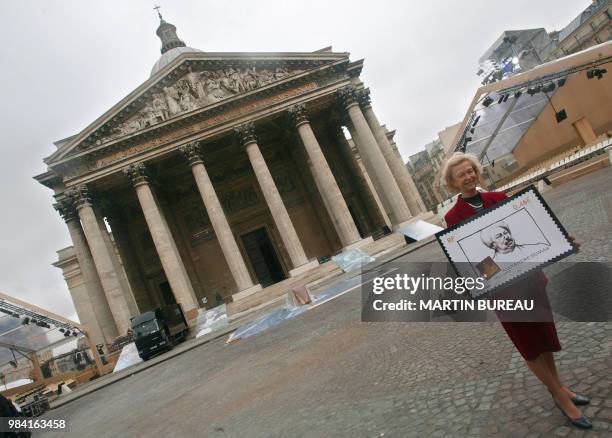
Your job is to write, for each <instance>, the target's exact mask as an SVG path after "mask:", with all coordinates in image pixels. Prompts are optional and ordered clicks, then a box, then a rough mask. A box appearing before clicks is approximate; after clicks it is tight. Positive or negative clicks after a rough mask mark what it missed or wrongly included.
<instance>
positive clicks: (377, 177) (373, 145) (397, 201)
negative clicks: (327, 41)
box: [338, 85, 412, 226]
mask: <svg viewBox="0 0 612 438" xmlns="http://www.w3.org/2000/svg"><path fill="white" fill-rule="evenodd" d="M338 96H339V98H340V100H341V102H342V105H343V106H344V108H345V109H346V111H347V114H348V117H349V119H350V121H351V123H352V125H353V128H354V129H355V132H356V133H357V141H356V142H355V144H356V145H357V147H358V149H359V154H360V155H361V158H362V159H363V160H364V161H365V163H366V166H368V165H369V166H368V167H370V168H371V169H372V173H373V175H372V176H373V179H374V184H375V186H378V187H377V189H380V190H381V191H382V192H383V193H382V196H383V198H384V199H386V201H387V204H388V208H389V209H390V210H391V211H390V213H391V214H392V218H391V220H392V222H393V225H394V226H399V225H401V224H402V223H403V222H406V221H408V220H409V219H410V218H411V217H412V215H411V214H410V209H409V208H408V205H407V204H406V201H405V200H404V197H403V196H402V192H401V191H400V189H399V187H398V185H397V182H396V181H395V178H394V177H393V173H392V172H391V169H390V168H389V165H388V164H387V161H386V160H385V157H384V156H383V154H382V152H381V150H380V148H379V147H378V143H377V142H376V139H375V138H374V134H372V131H371V130H370V127H369V125H368V122H367V121H366V119H365V117H364V116H363V113H362V112H361V109H360V108H359V103H358V102H357V93H356V91H355V88H354V87H353V86H350V85H349V86H347V87H344V88H342V89H341V90H339V92H338Z"/></svg>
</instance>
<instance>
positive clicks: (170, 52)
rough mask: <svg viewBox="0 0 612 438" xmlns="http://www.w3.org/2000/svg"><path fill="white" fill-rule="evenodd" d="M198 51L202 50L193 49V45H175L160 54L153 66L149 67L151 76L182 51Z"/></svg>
mask: <svg viewBox="0 0 612 438" xmlns="http://www.w3.org/2000/svg"><path fill="white" fill-rule="evenodd" d="M198 52H200V53H201V52H202V51H201V50H200V49H194V48H193V47H175V48H174V49H170V50H168V51H167V52H165V53H164V54H163V55H162V56H160V57H159V59H158V60H157V62H156V63H155V64H154V65H153V68H152V69H151V76H153V75H154V74H155V73H157V72H158V71H160V70H161V69H162V68H164V67H165V66H167V65H168V64H170V63H171V62H172V61H174V60H175V59H176V58H178V57H179V55H181V54H183V53H198Z"/></svg>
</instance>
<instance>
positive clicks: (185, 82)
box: [45, 52, 348, 163]
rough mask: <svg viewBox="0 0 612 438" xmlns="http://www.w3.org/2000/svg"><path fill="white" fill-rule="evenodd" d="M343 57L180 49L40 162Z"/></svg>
mask: <svg viewBox="0 0 612 438" xmlns="http://www.w3.org/2000/svg"><path fill="white" fill-rule="evenodd" d="M344 62H347V63H348V53H334V52H321V53H319V52H315V53H278V54H265V53H263V54H258V53H250V54H249V53H223V54H212V53H189V54H183V55H181V56H179V57H178V58H177V59H175V60H174V61H173V62H172V63H170V64H169V65H167V66H165V67H164V68H163V69H162V70H160V71H159V72H158V73H156V74H155V75H154V76H153V77H151V78H150V79H149V80H148V81H146V82H145V83H144V84H142V85H141V86H140V87H138V88H137V89H136V90H134V92H132V93H130V95H128V96H127V97H126V98H125V99H123V100H122V101H121V102H119V103H118V104H117V105H115V106H114V107H113V108H111V109H110V110H109V111H107V112H106V113H105V114H104V115H103V116H101V117H100V118H99V119H98V120H96V121H95V122H94V123H92V124H91V125H90V126H88V127H87V128H86V129H84V130H83V131H82V132H81V133H80V134H78V135H76V136H74V137H73V138H71V140H70V141H69V142H67V143H65V144H62V145H61V147H59V148H58V150H57V151H56V152H55V153H54V154H53V155H51V156H50V157H48V158H47V159H46V160H45V161H46V162H47V163H52V162H58V161H63V160H64V159H68V158H70V157H71V156H73V155H80V154H81V153H83V152H84V151H87V150H89V149H93V148H98V147H101V146H103V145H104V144H106V143H111V142H115V141H118V140H120V139H122V138H127V137H130V136H133V135H135V134H137V133H139V132H143V131H147V130H151V129H152V128H154V127H156V126H158V125H159V126H161V125H166V124H168V123H171V121H172V120H174V119H177V120H178V119H180V118H181V117H183V116H185V115H186V114H190V113H195V112H198V111H199V110H202V109H206V108H207V107H212V106H215V105H219V104H220V103H223V102H224V101H229V100H232V99H235V98H239V96H241V95H245V96H246V95H250V94H254V93H257V92H258V91H259V90H263V89H267V88H271V87H274V86H275V84H279V85H280V84H282V83H286V82H290V81H291V80H292V79H294V78H298V77H301V76H304V75H307V74H308V72H309V71H315V70H320V69H321V67H324V66H325V65H331V64H338V63H340V64H342V63H344Z"/></svg>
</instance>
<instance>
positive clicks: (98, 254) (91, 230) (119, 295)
mask: <svg viewBox="0 0 612 438" xmlns="http://www.w3.org/2000/svg"><path fill="white" fill-rule="evenodd" d="M71 196H72V198H73V199H74V205H75V206H76V210H77V213H78V215H79V218H80V219H81V224H82V226H83V232H84V233H85V237H86V239H87V243H88V244H89V248H90V250H91V256H92V258H93V261H94V264H95V266H96V271H97V272H98V276H99V277H100V283H101V284H102V289H103V290H104V294H105V295H106V301H107V302H108V306H109V307H110V310H111V313H112V315H113V319H114V321H115V325H116V326H117V330H118V331H119V334H120V335H124V334H125V333H127V330H128V328H130V316H131V315H130V311H129V307H128V303H127V301H126V299H125V293H124V290H123V288H122V287H121V283H120V281H119V276H118V274H117V272H116V271H115V266H114V264H113V259H112V255H111V254H110V252H109V248H108V246H107V245H106V242H105V240H104V236H103V235H102V231H101V230H100V226H99V223H98V219H97V218H96V214H95V213H94V210H93V207H92V204H91V196H90V193H89V191H88V189H87V187H86V186H79V187H78V188H76V190H74V191H73V192H71Z"/></svg>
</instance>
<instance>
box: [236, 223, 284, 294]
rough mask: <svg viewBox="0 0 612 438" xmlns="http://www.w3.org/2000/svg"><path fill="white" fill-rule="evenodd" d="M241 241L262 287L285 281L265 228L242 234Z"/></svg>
mask: <svg viewBox="0 0 612 438" xmlns="http://www.w3.org/2000/svg"><path fill="white" fill-rule="evenodd" d="M241 239H242V243H243V244H244V249H245V250H246V252H247V255H248V257H249V260H250V261H251V264H252V265H253V269H254V270H255V275H256V276H257V281H259V284H261V286H262V287H267V286H270V285H271V284H274V283H278V282H279V281H281V280H284V279H285V274H284V273H283V268H282V267H281V264H280V262H279V261H278V257H277V256H276V251H274V246H272V242H271V241H270V238H269V237H268V233H267V232H266V229H265V228H258V229H257V230H255V231H251V232H250V233H247V234H244V235H242V236H241Z"/></svg>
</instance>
